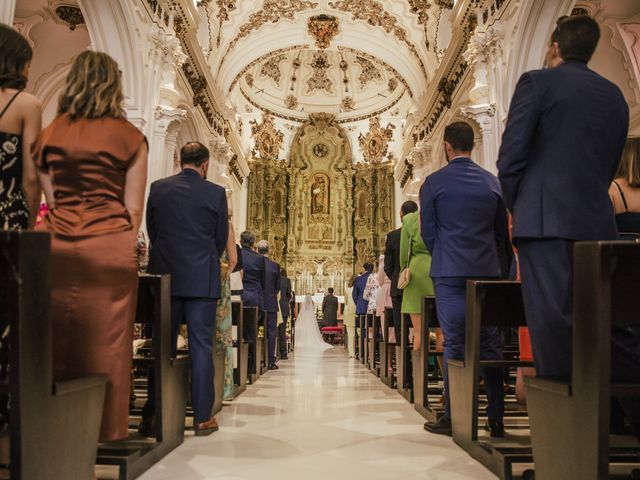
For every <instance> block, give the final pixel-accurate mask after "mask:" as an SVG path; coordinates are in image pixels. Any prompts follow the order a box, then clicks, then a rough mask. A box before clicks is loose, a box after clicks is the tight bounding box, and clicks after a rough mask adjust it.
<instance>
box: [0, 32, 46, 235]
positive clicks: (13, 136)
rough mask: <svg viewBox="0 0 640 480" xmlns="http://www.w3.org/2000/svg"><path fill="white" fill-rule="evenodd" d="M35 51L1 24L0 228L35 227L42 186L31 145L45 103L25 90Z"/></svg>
mask: <svg viewBox="0 0 640 480" xmlns="http://www.w3.org/2000/svg"><path fill="white" fill-rule="evenodd" d="M32 55H33V52H32V50H31V46H30V45H29V43H28V42H27V41H26V40H25V38H24V37H23V36H22V35H20V34H19V33H18V32H16V31H15V30H13V29H11V28H9V27H7V26H6V25H2V24H0V229H2V230H26V229H27V228H32V227H33V225H34V223H35V220H36V215H37V213H38V205H39V202H40V189H39V186H38V179H37V173H36V168H35V164H34V162H33V158H32V156H31V146H32V145H33V143H34V142H35V139H36V137H37V136H38V134H39V133H40V128H41V122H42V106H41V104H40V101H39V100H38V99H37V98H35V97H34V96H33V95H30V94H28V93H25V92H23V89H24V88H25V86H26V85H27V74H28V71H29V65H30V63H31V57H32Z"/></svg>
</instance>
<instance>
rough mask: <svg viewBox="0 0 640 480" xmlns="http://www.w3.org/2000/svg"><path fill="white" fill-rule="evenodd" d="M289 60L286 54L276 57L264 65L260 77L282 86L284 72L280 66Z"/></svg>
mask: <svg viewBox="0 0 640 480" xmlns="http://www.w3.org/2000/svg"><path fill="white" fill-rule="evenodd" d="M286 58H287V56H286V55H285V54H284V53H281V54H278V55H275V56H273V57H271V58H270V59H269V60H267V61H266V62H264V63H263V64H262V68H261V69H260V75H263V76H265V77H269V78H270V79H271V80H273V81H274V82H275V83H276V85H277V86H280V78H281V77H282V71H281V70H280V64H281V63H282V62H283V61H284V60H285V59H286Z"/></svg>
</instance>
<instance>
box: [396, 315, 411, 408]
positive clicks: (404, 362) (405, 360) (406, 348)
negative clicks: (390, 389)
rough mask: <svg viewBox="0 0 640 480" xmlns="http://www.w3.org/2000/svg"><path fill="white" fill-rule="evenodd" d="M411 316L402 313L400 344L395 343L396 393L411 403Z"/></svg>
mask: <svg viewBox="0 0 640 480" xmlns="http://www.w3.org/2000/svg"><path fill="white" fill-rule="evenodd" d="M410 323H411V317H409V315H408V314H406V313H403V314H402V319H401V322H400V345H396V367H397V369H396V372H397V373H396V375H397V389H398V393H399V394H400V395H402V397H404V398H405V400H407V402H409V403H413V376H412V373H411V371H412V370H411V345H410V344H409V324H410Z"/></svg>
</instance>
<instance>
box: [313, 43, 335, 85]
mask: <svg viewBox="0 0 640 480" xmlns="http://www.w3.org/2000/svg"><path fill="white" fill-rule="evenodd" d="M309 65H310V66H311V68H312V69H313V75H311V77H310V78H309V79H308V80H307V93H311V92H313V91H314V90H324V91H325V92H327V93H333V81H332V80H331V79H330V78H329V76H328V75H327V70H329V68H330V67H331V64H330V63H329V57H328V55H327V53H326V52H324V51H319V52H315V53H314V54H313V60H312V61H311V63H310V64H309Z"/></svg>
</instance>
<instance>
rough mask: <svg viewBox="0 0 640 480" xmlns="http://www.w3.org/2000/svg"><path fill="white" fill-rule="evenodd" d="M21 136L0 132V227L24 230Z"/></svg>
mask: <svg viewBox="0 0 640 480" xmlns="http://www.w3.org/2000/svg"><path fill="white" fill-rule="evenodd" d="M19 94H20V91H18V92H17V93H16V94H15V95H14V96H13V97H12V98H11V100H9V102H8V103H7V105H6V106H5V107H4V109H3V110H2V112H0V118H2V116H3V115H4V114H5V113H6V112H7V110H9V107H10V106H11V104H12V103H13V101H14V100H15V99H16V97H17V96H18V95H19ZM22 149H23V145H22V135H16V134H14V133H7V132H1V131H0V227H1V228H2V230H26V229H27V227H28V225H29V207H28V206H27V202H26V200H25V197H24V193H23V191H22Z"/></svg>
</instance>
